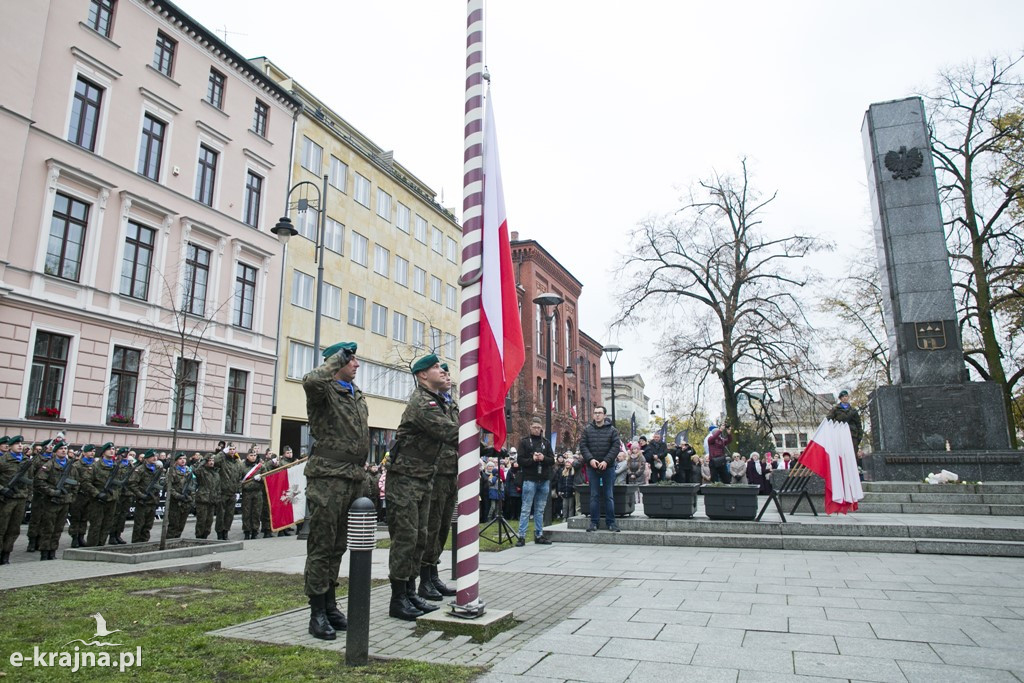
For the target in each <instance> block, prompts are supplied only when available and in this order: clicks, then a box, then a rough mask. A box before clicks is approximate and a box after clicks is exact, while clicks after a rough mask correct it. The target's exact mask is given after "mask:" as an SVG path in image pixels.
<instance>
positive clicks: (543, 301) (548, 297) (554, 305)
mask: <svg viewBox="0 0 1024 683" xmlns="http://www.w3.org/2000/svg"><path fill="white" fill-rule="evenodd" d="M563 301H565V299H563V298H562V297H561V296H559V295H558V294H555V293H553V292H546V293H544V294H541V295H540V296H538V297H536V298H535V299H534V300H533V303H535V304H537V305H539V306H540V307H541V315H543V316H544V322H545V323H546V332H547V338H548V350H547V356H548V363H547V367H548V371H547V376H548V381H547V386H546V388H545V391H544V429H545V432H544V437H545V438H546V439H550V438H551V352H552V351H553V349H552V343H551V321H552V320H554V318H555V311H556V310H557V309H558V307H559V305H561V303H562V302H563ZM549 308H550V309H551V312H550V313H549V312H548V309H549Z"/></svg>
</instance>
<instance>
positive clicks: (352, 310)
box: [348, 292, 366, 327]
mask: <svg viewBox="0 0 1024 683" xmlns="http://www.w3.org/2000/svg"><path fill="white" fill-rule="evenodd" d="M348 324H349V325H353V326H355V327H366V299H364V298H363V297H361V296H357V295H355V294H353V293H352V292H349V293H348Z"/></svg>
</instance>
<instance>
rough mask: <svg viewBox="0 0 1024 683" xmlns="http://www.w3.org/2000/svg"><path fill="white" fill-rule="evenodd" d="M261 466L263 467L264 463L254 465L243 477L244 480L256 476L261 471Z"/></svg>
mask: <svg viewBox="0 0 1024 683" xmlns="http://www.w3.org/2000/svg"><path fill="white" fill-rule="evenodd" d="M261 467H263V463H257V464H255V465H253V466H252V469H251V470H249V471H248V472H246V473H245V476H244V477H242V481H243V482H246V481H249V480H250V479H252V478H253V477H254V476H256V473H257V472H259V471H260V468H261Z"/></svg>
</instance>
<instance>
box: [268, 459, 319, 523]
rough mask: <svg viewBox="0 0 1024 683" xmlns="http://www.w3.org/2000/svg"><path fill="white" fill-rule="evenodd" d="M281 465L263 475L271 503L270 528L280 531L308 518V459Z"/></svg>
mask: <svg viewBox="0 0 1024 683" xmlns="http://www.w3.org/2000/svg"><path fill="white" fill-rule="evenodd" d="M307 460H308V458H303V459H302V460H298V461H296V462H294V463H292V464H291V465H286V466H285V467H279V468H278V469H276V470H274V471H273V472H268V473H267V474H266V475H265V476H264V477H263V485H264V487H266V490H267V503H268V504H269V505H270V528H271V530H273V531H278V530H280V529H284V528H287V527H290V526H292V525H293V524H295V523H296V522H301V521H302V520H303V519H305V518H306V461H307Z"/></svg>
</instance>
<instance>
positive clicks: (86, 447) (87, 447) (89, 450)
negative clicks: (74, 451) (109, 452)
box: [82, 443, 96, 453]
mask: <svg viewBox="0 0 1024 683" xmlns="http://www.w3.org/2000/svg"><path fill="white" fill-rule="evenodd" d="M95 450H96V446H94V445H92V444H91V443H87V444H85V445H84V446H82V452H83V453H92V452H93V451H95Z"/></svg>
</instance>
